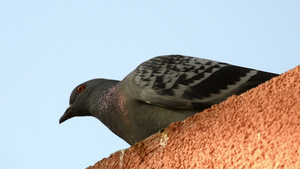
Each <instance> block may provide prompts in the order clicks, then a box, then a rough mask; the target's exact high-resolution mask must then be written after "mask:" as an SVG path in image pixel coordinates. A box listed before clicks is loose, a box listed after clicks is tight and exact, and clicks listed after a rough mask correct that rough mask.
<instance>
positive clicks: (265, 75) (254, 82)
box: [243, 71, 279, 89]
mask: <svg viewBox="0 0 300 169" xmlns="http://www.w3.org/2000/svg"><path fill="white" fill-rule="evenodd" d="M278 75H279V74H275V73H269V72H263V71H258V72H257V74H256V75H254V76H252V77H251V78H250V79H249V80H248V81H247V83H245V84H244V85H245V86H243V87H245V88H247V89H251V88H254V87H257V86H258V85H260V84H262V83H264V82H266V81H268V80H270V79H272V78H273V77H276V76H278Z"/></svg>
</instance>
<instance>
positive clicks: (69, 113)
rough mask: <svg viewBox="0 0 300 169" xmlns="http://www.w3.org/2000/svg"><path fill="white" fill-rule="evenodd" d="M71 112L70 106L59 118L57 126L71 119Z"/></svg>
mask: <svg viewBox="0 0 300 169" xmlns="http://www.w3.org/2000/svg"><path fill="white" fill-rule="evenodd" d="M71 112H72V105H70V106H69V107H68V108H67V110H66V111H65V113H64V115H62V116H61V118H60V119H59V124H61V123H62V122H64V121H66V120H68V119H69V118H71V117H73V116H71Z"/></svg>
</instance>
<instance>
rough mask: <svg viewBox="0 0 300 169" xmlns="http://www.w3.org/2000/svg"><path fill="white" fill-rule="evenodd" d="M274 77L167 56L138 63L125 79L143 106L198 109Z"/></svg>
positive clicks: (245, 69)
mask: <svg viewBox="0 0 300 169" xmlns="http://www.w3.org/2000/svg"><path fill="white" fill-rule="evenodd" d="M275 76H277V74H273V73H267V72H262V71H258V70H254V69H248V68H243V67H239V66H234V65H230V64H227V63H222V62H216V61H212V60H207V59H201V58H195V57H188V56H181V55H167V56H158V57H155V58H152V59H150V60H148V61H146V62H144V63H142V64H141V65H139V66H138V67H137V68H136V69H135V70H134V71H133V72H131V73H130V74H129V75H128V76H127V77H126V78H125V80H126V83H128V86H130V89H129V90H131V91H132V94H133V95H134V96H135V97H136V99H139V100H141V101H144V102H146V103H149V104H154V105H158V106H162V107H168V108H181V109H196V108H199V109H202V108H206V107H210V106H211V105H213V104H216V103H220V102H222V101H224V100H225V99H226V98H227V97H229V96H231V95H233V94H240V93H243V92H245V91H247V90H248V89H250V88H253V87H255V86H257V85H259V84H261V83H263V82H265V81H267V80H269V79H271V78H272V77H275Z"/></svg>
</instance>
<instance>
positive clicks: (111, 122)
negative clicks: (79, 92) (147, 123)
mask: <svg viewBox="0 0 300 169" xmlns="http://www.w3.org/2000/svg"><path fill="white" fill-rule="evenodd" d="M95 93H96V95H95V96H94V97H96V98H94V99H96V100H97V101H96V102H93V103H94V105H93V106H91V107H93V108H92V110H91V112H92V114H93V116H94V117H96V118H97V119H99V120H100V121H101V122H102V123H103V124H105V125H106V126H107V127H108V128H109V129H110V130H111V131H112V132H114V133H115V134H117V135H118V136H120V137H122V136H121V135H122V131H120V130H121V128H122V127H121V126H124V125H126V119H127V115H126V114H125V113H126V112H127V111H124V110H123V109H124V107H125V106H124V97H123V95H122V92H121V89H120V83H118V82H117V83H111V85H109V86H107V88H106V89H101V90H97V92H95ZM95 103H96V104H95ZM124 112H125V113H124Z"/></svg>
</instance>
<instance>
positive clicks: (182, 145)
mask: <svg viewBox="0 0 300 169" xmlns="http://www.w3.org/2000/svg"><path fill="white" fill-rule="evenodd" d="M299 131H300V66H297V67H296V68H294V69H293V70H290V71H288V72H286V73H283V74H281V75H280V76H278V77H275V78H273V79H271V80H270V81H267V82H266V83H264V84H261V85H259V86H258V87H256V88H254V89H251V90H249V91H247V92H245V93H243V94H241V95H239V96H232V97H230V98H229V99H228V100H226V101H224V102H222V103H220V104H218V105H214V106H212V108H210V109H206V110H204V111H203V112H201V113H198V114H196V115H194V116H192V117H190V118H188V119H186V120H184V121H181V122H175V123H172V124H171V125H170V126H169V127H168V128H166V129H164V130H163V131H160V132H159V133H157V134H154V135H152V136H150V137H149V138H147V139H145V140H143V141H141V142H139V143H136V144H135V145H133V146H131V147H130V148H128V149H125V150H120V151H118V152H115V153H113V154H112V155H110V156H109V157H108V158H104V159H102V160H101V161H99V162H97V163H96V164H95V165H94V166H92V167H88V168H89V169H100V168H101V169H102V168H113V169H115V168H192V167H196V168H223V167H224V168H242V167H243V168H257V167H260V168H296V166H298V167H299V166H300V160H299V159H300V132H299Z"/></svg>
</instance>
